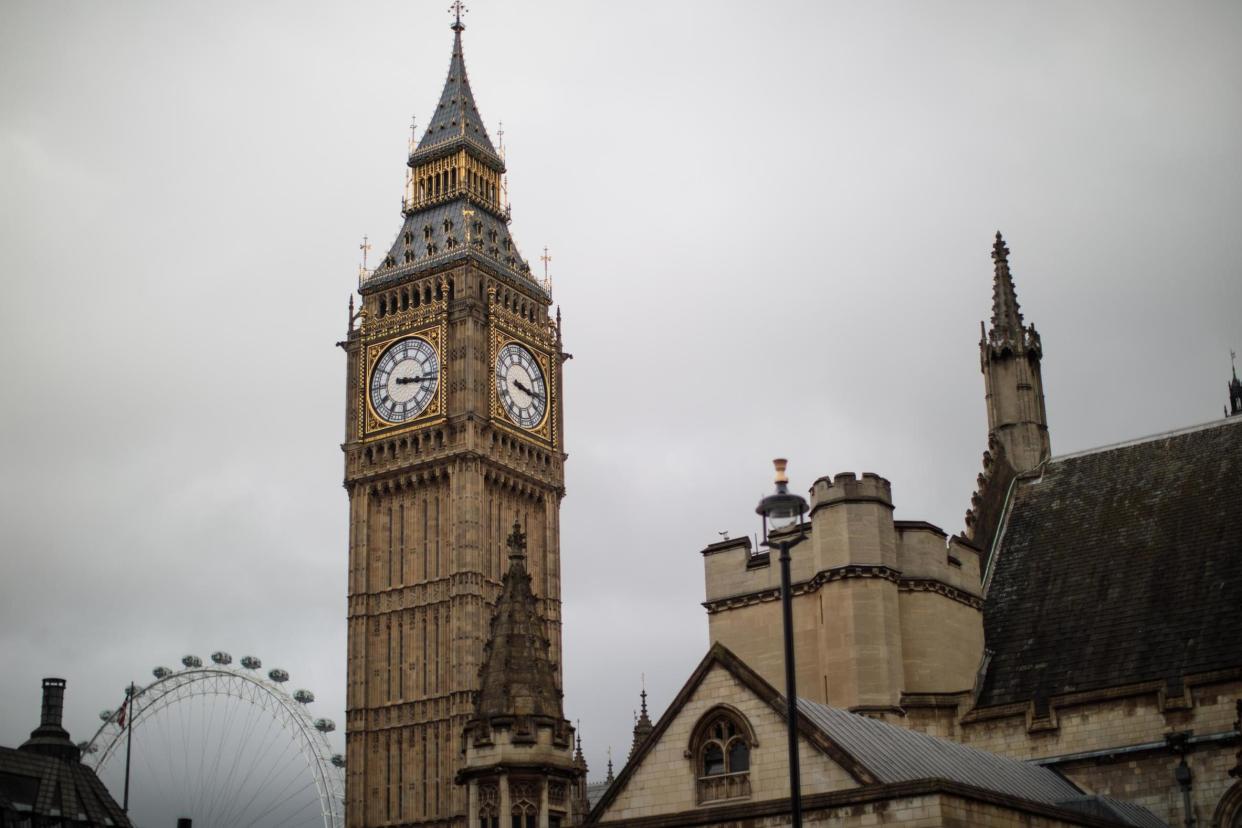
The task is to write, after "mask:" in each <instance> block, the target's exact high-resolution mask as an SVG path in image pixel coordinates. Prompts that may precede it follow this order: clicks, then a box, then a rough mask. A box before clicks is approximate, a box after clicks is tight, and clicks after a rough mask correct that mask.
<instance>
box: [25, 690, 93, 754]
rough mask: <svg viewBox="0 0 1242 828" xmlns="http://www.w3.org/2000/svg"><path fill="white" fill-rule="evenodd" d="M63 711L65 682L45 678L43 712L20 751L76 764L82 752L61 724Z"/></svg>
mask: <svg viewBox="0 0 1242 828" xmlns="http://www.w3.org/2000/svg"><path fill="white" fill-rule="evenodd" d="M64 711H65V680H64V679H61V678H45V679H44V680H43V712H42V714H41V715H40V717H39V726H38V727H37V728H35V729H34V730H32V731H31V732H30V738H29V739H27V740H26V742H25V744H23V745H22V746H21V748H20V749H21V750H28V751H30V752H31V753H41V754H43V755H44V756H54V757H56V758H57V759H62V760H64V761H66V762H76V761H78V760H79V759H80V758H81V757H82V751H80V750H79V749H78V746H77V745H75V744H74V743H73V742H72V741H70V739H69V733H68V732H67V731H66V730H65V728H64V727H63V726H62V724H61V718H62V716H63V715H64Z"/></svg>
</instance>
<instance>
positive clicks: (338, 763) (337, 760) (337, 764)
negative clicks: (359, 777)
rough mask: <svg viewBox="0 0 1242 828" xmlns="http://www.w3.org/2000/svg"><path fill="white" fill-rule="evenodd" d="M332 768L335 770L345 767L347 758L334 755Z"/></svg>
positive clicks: (337, 754)
mask: <svg viewBox="0 0 1242 828" xmlns="http://www.w3.org/2000/svg"><path fill="white" fill-rule="evenodd" d="M332 767H334V768H343V767H345V757H344V756H342V755H341V754H339V753H334V754H332Z"/></svg>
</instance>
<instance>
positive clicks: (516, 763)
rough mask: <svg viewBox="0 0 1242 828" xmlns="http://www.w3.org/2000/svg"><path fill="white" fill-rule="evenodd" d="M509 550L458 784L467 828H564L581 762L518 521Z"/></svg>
mask: <svg viewBox="0 0 1242 828" xmlns="http://www.w3.org/2000/svg"><path fill="white" fill-rule="evenodd" d="M508 545H509V571H508V572H507V573H505V576H504V580H503V581H502V583H501V587H500V597H499V599H497V601H496V609H495V611H494V613H493V615H492V623H491V635H490V636H489V638H488V641H487V644H486V645H485V646H484V648H483V664H482V666H481V667H480V668H479V691H478V693H477V694H476V696H475V710H474V716H472V717H471V719H470V720H469V721H468V722H467V723H466V727H465V734H464V737H465V738H464V741H465V757H464V760H465V761H464V762H463V767H462V769H461V770H460V771H459V772H458V773H457V783H458V784H459V785H465V786H466V787H467V797H468V799H467V802H468V809H469V815H468V816H469V820H468V822H467V824H468V825H480V824H483V825H495V824H497V822H496V820H498V819H499V818H500V815H502V814H506V815H508V814H513V815H514V819H515V820H516V819H517V817H518V816H522V817H523V824H524V825H531V824H542V825H548V824H550V822H551V821H552V820H553V819H555V820H556V821H558V822H560V823H561V824H570V823H573V822H578V821H580V820H581V818H582V817H583V816H585V811H584V799H585V797H584V796H583V793H584V788H583V785H582V779H583V776H584V774H585V772H586V760H585V759H583V758H582V754H581V746H580V745H579V752H578V754H577V755H575V754H574V729H573V727H571V726H570V724H569V722H568V721H567V720H566V719H565V717H564V715H563V714H562V712H561V711H562V708H561V692H560V690H559V689H558V688H557V686H556V673H555V671H554V670H553V668H552V662H551V660H550V659H549V657H548V650H549V648H550V644H549V642H548V637H547V633H546V630H545V625H544V620H543V618H541V617H540V615H539V611H538V600H537V599H536V597H535V595H534V593H533V592H532V591H531V578H530V573H529V572H527V571H526V533H525V532H523V531H522V525H521V523H520V522H519V521H518V520H517V519H514V521H513V531H512V532H511V533H510V534H509V538H508ZM532 769H536V770H532ZM511 771H512V772H515V773H514V774H511ZM532 820H533V821H532Z"/></svg>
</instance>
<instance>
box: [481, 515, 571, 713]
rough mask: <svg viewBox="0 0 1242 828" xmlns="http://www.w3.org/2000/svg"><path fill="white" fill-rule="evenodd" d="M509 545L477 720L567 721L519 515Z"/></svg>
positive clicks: (483, 668)
mask: <svg viewBox="0 0 1242 828" xmlns="http://www.w3.org/2000/svg"><path fill="white" fill-rule="evenodd" d="M507 544H508V547H509V571H508V572H507V573H505V576H504V580H503V581H502V583H501V588H500V597H499V598H498V599H497V601H496V610H495V613H494V614H493V615H492V625H491V635H490V636H489V638H488V641H487V644H486V645H485V646H484V648H483V664H482V666H481V667H480V668H479V695H478V701H477V707H476V712H475V716H476V718H478V719H490V718H492V717H495V716H543V717H546V718H551V719H555V720H557V721H559V720H561V719H563V718H564V716H563V715H562V712H561V694H560V691H559V690H558V689H557V687H556V676H555V671H554V670H553V668H552V662H551V661H550V660H549V658H548V650H549V646H550V645H549V642H548V638H547V635H546V633H545V631H544V623H543V619H542V618H540V617H539V611H538V609H537V599H536V598H535V595H534V593H532V592H531V588H530V573H529V572H527V571H526V533H525V532H523V531H522V524H521V522H520V521H519V520H518V519H517V518H516V517H515V518H514V520H513V531H512V532H510V533H509V537H508V540H507Z"/></svg>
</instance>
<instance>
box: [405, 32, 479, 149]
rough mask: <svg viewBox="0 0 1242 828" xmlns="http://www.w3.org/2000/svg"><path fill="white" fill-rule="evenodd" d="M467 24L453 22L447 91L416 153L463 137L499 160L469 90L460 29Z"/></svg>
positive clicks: (441, 94)
mask: <svg viewBox="0 0 1242 828" xmlns="http://www.w3.org/2000/svg"><path fill="white" fill-rule="evenodd" d="M464 28H465V26H464V25H463V24H461V23H460V22H459V23H456V24H454V26H453V57H452V58H451V59H450V60H449V70H448V77H447V78H446V79H445V81H444V91H443V92H441V93H440V103H439V105H438V106H437V107H436V111H435V113H434V114H433V115H432V116H431V122H430V123H429V124H428V125H427V131H426V132H424V133H423V139H422V140H421V141H419V142H418V148H417V149H416V150H415V151H414V153H415V155H417V154H419V153H422V152H423V151H425V150H429V149H432V148H440V147H442V146H446V145H448V144H449V143H451V142H453V141H464V142H467V143H471V144H474V145H475V146H476V147H478V148H479V149H482V150H484V151H486V152H487V153H490V154H491V156H492V157H493V158H494V159H495V160H496V161H497V162H499V161H500V156H499V155H498V154H497V152H496V148H495V147H494V146H492V139H491V138H489V137H488V136H487V128H486V127H484V126H483V118H482V116H480V115H479V108H478V107H477V106H476V105H475V103H474V93H473V92H471V91H470V78H469V77H467V75H466V60H465V58H464V57H463V56H462V50H461V31H462V29H464Z"/></svg>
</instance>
